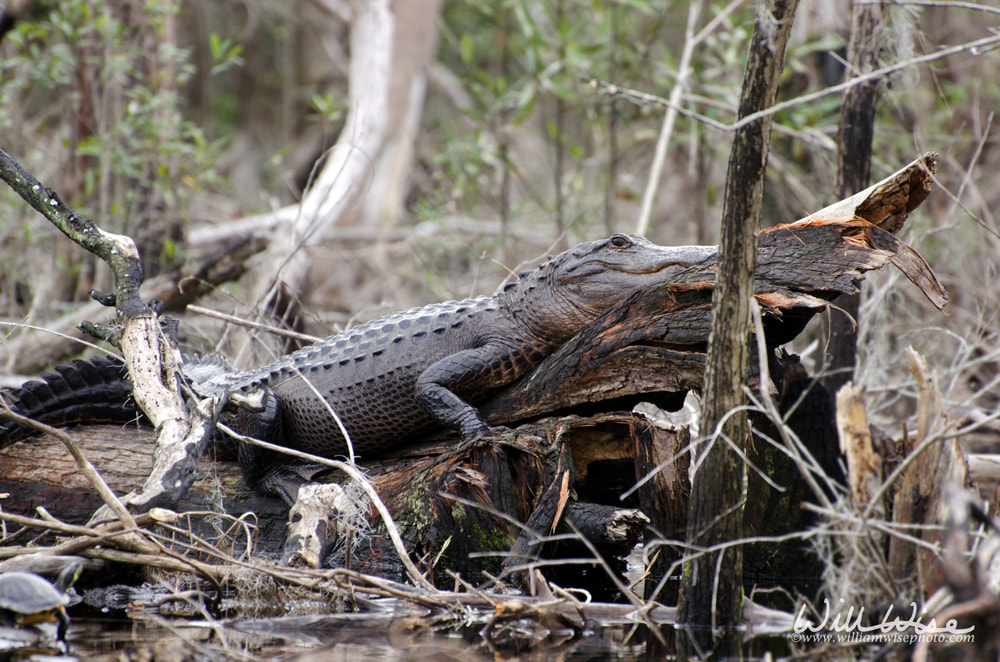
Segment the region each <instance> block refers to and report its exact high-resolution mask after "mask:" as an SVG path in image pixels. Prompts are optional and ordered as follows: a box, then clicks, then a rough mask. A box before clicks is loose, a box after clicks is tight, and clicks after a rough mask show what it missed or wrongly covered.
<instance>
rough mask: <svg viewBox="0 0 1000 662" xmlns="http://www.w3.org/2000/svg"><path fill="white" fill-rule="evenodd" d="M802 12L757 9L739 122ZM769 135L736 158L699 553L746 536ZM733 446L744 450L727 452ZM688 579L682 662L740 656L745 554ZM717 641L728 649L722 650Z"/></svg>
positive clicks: (697, 488) (696, 502)
mask: <svg viewBox="0 0 1000 662" xmlns="http://www.w3.org/2000/svg"><path fill="white" fill-rule="evenodd" d="M797 5H798V0H784V1H782V0H778V1H777V2H775V3H774V4H773V5H769V6H768V8H767V9H766V10H765V9H764V8H763V7H760V8H758V12H759V13H758V18H757V22H756V25H755V27H754V36H753V39H752V40H751V43H750V54H749V59H748V61H747V68H746V73H745V75H744V78H743V90H742V93H741V95H740V107H739V116H740V117H741V118H742V117H746V116H747V115H749V114H751V113H754V112H757V111H760V110H763V109H765V108H768V107H770V106H771V105H773V104H774V99H775V96H776V95H777V92H778V78H779V76H780V74H781V70H782V64H783V62H784V59H785V44H786V43H787V41H788V35H789V34H790V32H791V25H792V19H793V17H794V16H795V9H796V7H797ZM770 131H771V118H770V116H766V117H763V118H761V119H759V120H757V121H756V122H753V123H751V124H749V125H747V126H745V127H743V128H741V129H739V130H738V131H737V132H736V135H735V136H734V139H733V149H732V152H731V154H730V157H729V171H728V173H727V175H726V193H725V197H724V201H723V211H722V233H721V238H720V245H719V252H720V260H719V275H718V278H717V283H716V288H715V291H714V294H713V298H712V309H713V310H712V333H711V335H710V337H709V347H708V362H707V365H706V368H705V389H704V400H703V405H702V415H701V426H702V427H701V429H702V430H703V431H704V432H705V433H706V434H707V435H708V441H707V442H706V443H707V448H705V449H704V450H701V451H699V453H698V456H697V458H696V460H695V462H696V466H697V469H696V470H695V474H694V479H693V481H692V489H691V500H690V502H689V506H688V522H687V527H688V528H687V540H688V544H689V545H692V546H693V547H694V548H695V549H710V548H711V547H713V546H715V545H719V544H723V543H727V542H729V541H731V540H735V539H737V538H739V537H740V536H741V535H742V533H743V509H742V505H741V503H740V501H741V499H742V498H743V483H744V479H743V473H744V467H743V462H742V460H741V459H740V457H739V455H738V451H742V449H744V448H745V447H746V442H745V438H746V436H747V425H746V415H745V414H734V415H731V412H732V410H734V409H736V408H737V407H739V406H740V405H742V404H743V402H744V397H743V385H744V380H745V377H746V369H747V359H748V358H749V333H748V332H749V329H750V305H751V300H750V299H751V296H752V292H753V282H754V280H753V279H754V263H755V259H756V257H757V239H756V234H755V233H756V231H757V228H759V227H760V214H761V200H762V198H763V192H764V178H765V174H766V167H767V153H768V147H769V143H770ZM727 416H728V417H729V418H728V419H726V417H727ZM717 428H718V434H717V432H716V430H717ZM729 443H731V444H734V445H735V447H736V449H738V450H737V451H734V450H733V449H730V448H729V447H728V445H727V444H729ZM723 556H724V558H723ZM684 577H685V579H686V581H685V582H684V584H683V585H682V586H681V595H680V604H679V608H680V614H681V621H682V623H684V624H685V625H688V624H690V625H692V626H694V629H692V630H690V631H688V633H687V634H688V636H687V637H682V638H681V640H682V645H681V647H680V648H681V650H682V651H683V653H682V658H683V657H684V656H688V655H690V656H698V657H702V656H704V655H706V654H708V655H711V656H712V657H713V658H715V657H730V656H738V654H739V643H740V639H739V636H738V635H736V636H734V635H735V634H736V633H735V630H734V629H733V628H734V626H735V625H736V624H738V623H739V622H740V621H741V619H742V607H743V605H742V597H743V591H742V589H743V556H742V551H741V550H740V548H739V547H733V548H730V549H728V550H724V551H715V552H711V553H708V554H705V555H698V556H695V557H694V558H693V559H692V560H691V561H690V562H689V563H688V564H687V566H686V567H685V569H684ZM709 626H710V627H709ZM717 628H722V629H728V630H729V632H730V635H729V636H727V637H724V638H723V639H722V640H720V639H718V638H717V635H716V629H717ZM720 643H721V644H722V646H721V650H719V649H718V648H717V647H718V646H719V644H720Z"/></svg>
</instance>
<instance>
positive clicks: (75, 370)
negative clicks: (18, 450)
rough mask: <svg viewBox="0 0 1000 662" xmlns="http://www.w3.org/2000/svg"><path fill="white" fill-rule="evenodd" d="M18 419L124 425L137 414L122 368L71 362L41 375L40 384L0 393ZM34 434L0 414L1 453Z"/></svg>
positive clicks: (102, 360)
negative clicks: (19, 416)
mask: <svg viewBox="0 0 1000 662" xmlns="http://www.w3.org/2000/svg"><path fill="white" fill-rule="evenodd" d="M3 396H4V398H5V400H6V401H7V403H8V404H9V405H10V407H11V409H13V410H14V411H15V412H17V413H18V414H21V415H22V416H27V417H28V418H33V419H35V420H38V421H41V422H42V423H46V424H48V425H53V426H64V425H73V424H77V423H124V422H128V421H131V420H135V419H136V417H137V416H138V415H139V411H138V408H137V407H136V404H135V401H134V400H133V399H132V383H131V382H130V381H129V380H128V372H127V370H126V369H125V365H124V364H123V363H122V362H121V361H119V360H118V359H115V358H109V357H103V356H99V357H95V358H93V359H90V360H89V361H84V360H82V359H75V360H74V361H73V362H72V365H58V366H56V367H55V368H54V369H53V371H51V372H44V373H42V375H41V380H32V381H29V382H25V383H24V384H22V385H21V388H18V389H9V390H6V389H5V390H4V391H3ZM32 434H34V431H33V430H32V429H30V428H26V427H23V426H21V425H19V424H18V423H15V422H14V421H12V420H11V419H9V418H7V417H5V416H4V415H3V413H2V412H0V448H3V447H5V446H9V445H10V444H12V443H14V442H16V441H20V440H21V439H25V438H27V437H29V436H31V435H32Z"/></svg>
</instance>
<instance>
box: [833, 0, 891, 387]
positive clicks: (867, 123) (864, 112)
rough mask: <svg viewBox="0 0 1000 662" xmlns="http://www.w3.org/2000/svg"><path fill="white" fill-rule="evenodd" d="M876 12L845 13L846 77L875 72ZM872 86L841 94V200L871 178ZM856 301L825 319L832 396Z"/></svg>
mask: <svg viewBox="0 0 1000 662" xmlns="http://www.w3.org/2000/svg"><path fill="white" fill-rule="evenodd" d="M881 17H882V8H881V7H880V6H879V5H877V4H859V3H855V4H854V6H853V7H852V8H851V37H850V41H849V42H848V46H847V64H848V70H847V71H848V74H849V75H851V76H860V75H863V74H868V73H871V72H872V71H873V70H875V69H877V68H878V52H879V44H878V29H879V22H880V21H881ZM878 86H879V81H878V80H870V81H867V82H865V83H862V84H860V85H855V86H854V87H851V88H849V89H848V90H847V91H846V92H844V101H843V104H842V105H841V108H840V128H839V131H838V132H837V184H836V191H835V193H836V195H837V196H838V197H841V198H843V197H845V196H848V195H850V194H851V193H852V192H853V191H860V190H861V189H862V188H864V187H865V186H867V185H868V180H869V178H870V176H871V161H872V140H873V137H874V134H875V107H876V103H877V101H878ZM860 304H861V295H860V293H859V294H848V295H845V296H843V297H841V298H840V299H839V300H838V301H837V307H838V308H840V309H841V311H842V312H841V311H838V312H836V313H835V314H833V315H832V316H831V317H830V321H829V329H828V333H829V338H830V339H829V345H828V347H829V349H828V360H829V364H828V372H829V374H828V375H827V376H826V377H825V378H824V379H823V382H824V385H825V386H826V389H827V390H828V391H829V392H830V393H831V394H836V392H837V391H838V390H840V387H841V386H843V385H844V384H846V383H847V382H849V381H851V380H852V379H853V378H854V364H855V362H856V360H857V349H858V348H857V343H858V334H857V319H858V313H859V311H860Z"/></svg>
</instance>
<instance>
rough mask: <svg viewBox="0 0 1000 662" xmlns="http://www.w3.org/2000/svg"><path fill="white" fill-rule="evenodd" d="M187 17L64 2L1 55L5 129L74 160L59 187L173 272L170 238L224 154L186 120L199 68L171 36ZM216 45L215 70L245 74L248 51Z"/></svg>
mask: <svg viewBox="0 0 1000 662" xmlns="http://www.w3.org/2000/svg"><path fill="white" fill-rule="evenodd" d="M179 7H180V3H179V2H178V1H177V0H147V1H146V2H143V3H132V4H130V5H129V6H128V7H127V8H123V7H117V6H115V4H114V3H104V2H97V1H95V0H64V1H61V2H59V3H52V5H51V9H50V10H49V11H48V12H47V13H44V14H42V15H40V16H38V17H36V20H34V21H30V20H23V21H19V22H18V23H16V24H15V29H14V30H13V31H12V32H11V33H9V34H8V35H7V36H6V38H5V40H4V44H3V49H2V51H0V130H3V131H4V132H8V131H9V132H10V133H9V134H8V135H18V134H23V138H22V139H21V140H22V141H23V144H25V145H27V144H31V145H32V146H33V147H35V148H36V149H39V150H43V151H45V152H47V153H49V154H51V155H52V156H56V155H59V158H63V159H65V160H66V162H65V163H64V164H62V166H61V167H60V169H59V171H60V173H61V174H62V175H63V176H64V178H65V179H64V180H63V181H52V180H49V181H48V182H47V183H48V184H50V185H52V186H53V187H54V188H56V189H57V190H58V191H59V192H60V194H61V195H62V196H63V197H64V198H65V199H66V200H67V202H69V203H70V204H71V205H73V206H74V207H75V208H76V209H77V210H79V211H80V212H81V213H84V214H86V215H89V216H94V217H96V218H97V220H98V221H99V222H100V223H101V225H102V226H103V227H106V228H108V229H111V230H114V231H119V232H126V233H129V234H133V235H136V236H138V238H139V239H140V241H142V239H143V238H146V237H149V238H150V239H149V241H151V242H153V245H151V246H147V247H146V248H147V250H144V251H143V252H144V254H145V255H147V256H149V255H152V256H156V255H160V256H161V257H162V258H163V259H164V260H165V261H168V262H172V261H174V260H176V259H177V258H178V251H177V248H176V246H173V247H171V246H169V245H166V246H162V250H161V248H159V247H157V245H156V244H158V243H161V239H158V237H159V238H162V237H163V236H164V234H167V235H169V234H170V231H169V229H168V226H169V222H175V221H176V220H179V218H181V217H182V216H183V214H184V211H183V210H184V209H185V207H186V204H187V202H188V200H189V199H190V196H191V194H192V193H194V192H195V191H197V190H198V189H199V188H200V187H202V186H204V185H205V184H207V183H211V182H212V181H213V178H214V172H213V168H212V164H213V162H214V161H215V159H216V157H217V154H218V148H219V144H217V143H213V142H212V141H210V140H208V138H206V136H205V134H204V132H203V131H202V130H201V129H200V128H199V127H198V126H197V125H195V124H194V123H193V122H191V121H190V120H188V119H186V118H185V117H184V114H183V105H184V104H183V100H182V92H183V86H184V85H185V84H186V83H187V81H188V80H190V79H191V77H192V76H193V75H194V73H195V68H194V66H193V65H192V63H191V61H190V58H189V52H188V49H186V48H180V47H178V46H176V45H175V44H174V43H172V42H171V41H170V40H169V39H168V38H167V36H166V35H167V34H168V33H167V28H168V24H169V23H170V22H172V21H174V20H176V18H177V12H178V10H179ZM210 41H211V49H212V54H213V58H214V65H213V69H212V70H213V72H217V71H222V70H224V69H225V68H228V67H233V66H238V64H239V63H240V58H239V54H240V52H241V49H242V47H241V46H239V45H234V44H232V43H231V42H229V41H227V40H222V39H220V38H219V37H218V36H217V35H214V34H213V35H212V38H211V40H210ZM53 100H58V101H56V102H55V104H53ZM26 118H32V120H33V121H32V122H30V123H26V122H25V119H26ZM29 128H30V130H31V132H30V133H29V131H28V129H29ZM67 129H68V130H67ZM17 143H18V141H15V145H16V144H17ZM15 145H8V148H11V149H13V148H14V146H15ZM50 158H51V157H50ZM25 163H26V165H28V166H29V167H31V166H32V164H31V162H30V161H29V160H27V159H26V161H25ZM73 173H79V174H78V175H77V176H74V174H73Z"/></svg>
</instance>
